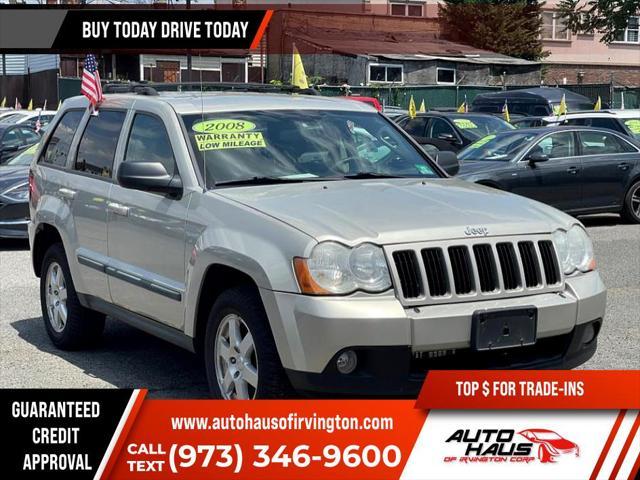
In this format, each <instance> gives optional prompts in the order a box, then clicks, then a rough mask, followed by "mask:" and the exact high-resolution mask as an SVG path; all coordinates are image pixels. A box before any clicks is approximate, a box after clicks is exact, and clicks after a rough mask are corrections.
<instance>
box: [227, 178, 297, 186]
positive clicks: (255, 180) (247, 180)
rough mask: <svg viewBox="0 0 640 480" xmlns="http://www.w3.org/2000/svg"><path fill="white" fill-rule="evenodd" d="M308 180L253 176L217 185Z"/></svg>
mask: <svg viewBox="0 0 640 480" xmlns="http://www.w3.org/2000/svg"><path fill="white" fill-rule="evenodd" d="M305 180H308V179H306V178H280V177H252V178H242V179H239V180H227V181H224V182H216V187H228V186H234V185H238V186H239V185H275V184H278V183H300V182H304V181H305Z"/></svg>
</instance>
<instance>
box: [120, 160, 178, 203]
mask: <svg viewBox="0 0 640 480" xmlns="http://www.w3.org/2000/svg"><path fill="white" fill-rule="evenodd" d="M117 178H118V183H119V184H120V185H122V186H123V187H125V188H131V189H133V190H143V191H147V192H157V193H165V194H171V195H179V194H181V193H182V180H180V177H179V176H177V175H174V176H171V175H169V174H168V173H167V170H166V169H165V168H164V165H162V163H160V162H123V163H121V164H120V167H118V174H117Z"/></svg>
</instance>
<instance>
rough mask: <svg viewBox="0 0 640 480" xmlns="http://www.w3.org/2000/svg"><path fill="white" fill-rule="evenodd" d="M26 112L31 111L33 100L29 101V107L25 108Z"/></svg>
mask: <svg viewBox="0 0 640 480" xmlns="http://www.w3.org/2000/svg"><path fill="white" fill-rule="evenodd" d="M27 110H33V98H32V99H31V100H29V105H28V106H27Z"/></svg>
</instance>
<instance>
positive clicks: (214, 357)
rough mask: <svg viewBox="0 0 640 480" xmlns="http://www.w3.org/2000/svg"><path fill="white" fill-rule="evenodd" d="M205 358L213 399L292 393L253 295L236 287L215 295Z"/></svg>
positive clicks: (243, 398) (273, 396)
mask: <svg viewBox="0 0 640 480" xmlns="http://www.w3.org/2000/svg"><path fill="white" fill-rule="evenodd" d="M204 356H205V368H206V371H207V380H208V382H209V389H210V391H211V394H212V395H213V396H214V397H216V398H223V399H234V400H249V399H256V398H282V397H284V396H286V395H288V394H289V393H290V391H291V388H290V386H289V381H288V379H287V377H286V375H285V373H284V369H283V368H282V364H281V363H280V357H279V356H278V351H277V349H276V345H275V341H274V340H273V335H272V334H271V329H270V328H269V321H268V319H267V315H266V313H265V312H264V308H263V306H262V300H261V299H260V296H259V295H258V293H257V292H256V291H255V289H252V288H250V287H238V288H233V289H230V290H227V291H226V292H223V293H222V294H220V296H219V297H218V299H217V300H216V302H215V303H214V305H213V307H212V309H211V313H210V314H209V319H208V322H207V330H206V334H205V347H204Z"/></svg>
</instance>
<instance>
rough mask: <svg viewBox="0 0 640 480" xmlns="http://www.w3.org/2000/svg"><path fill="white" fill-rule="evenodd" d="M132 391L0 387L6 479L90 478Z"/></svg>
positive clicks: (3, 464) (49, 479)
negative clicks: (5, 388)
mask: <svg viewBox="0 0 640 480" xmlns="http://www.w3.org/2000/svg"><path fill="white" fill-rule="evenodd" d="M131 395H132V390H115V389H114V390H106V389H105V390H74V389H68V390H64V389H61V390H57V389H56V390H53V389H38V390H0V405H1V408H2V438H3V442H2V471H3V476H4V478H10V479H18V478H19V479H43V478H46V479H47V480H56V479H61V480H62V479H66V480H74V479H90V478H93V477H94V475H95V473H96V471H97V469H98V467H99V466H100V462H101V461H102V457H103V456H104V454H105V452H106V450H107V447H108V445H109V442H110V441H111V438H112V437H113V434H114V432H115V430H116V427H117V425H118V422H119V421H120V418H121V417H122V414H123V413H124V411H125V408H126V406H127V403H128V402H129V399H130V398H131Z"/></svg>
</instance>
